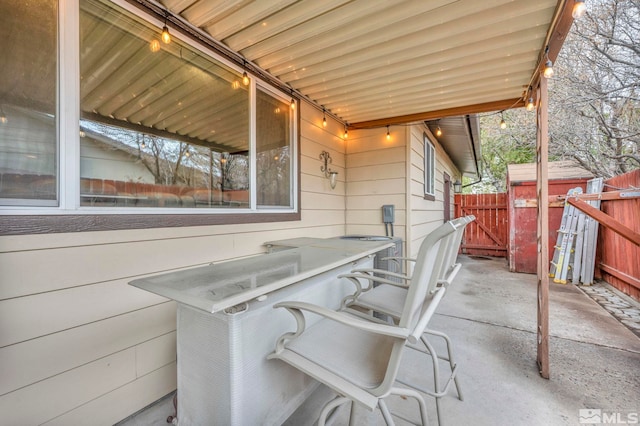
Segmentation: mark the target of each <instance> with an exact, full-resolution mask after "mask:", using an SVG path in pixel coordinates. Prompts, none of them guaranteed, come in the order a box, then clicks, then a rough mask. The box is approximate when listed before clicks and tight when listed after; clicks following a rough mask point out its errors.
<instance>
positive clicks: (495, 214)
mask: <svg viewBox="0 0 640 426" xmlns="http://www.w3.org/2000/svg"><path fill="white" fill-rule="evenodd" d="M454 199H455V214H456V217H461V216H467V215H470V214H472V215H474V216H475V217H476V220H475V221H474V222H471V223H470V224H469V225H467V228H466V229H465V231H464V238H463V240H462V246H461V248H462V253H465V254H470V255H478V256H496V257H506V256H507V238H508V237H507V236H508V231H509V220H508V209H507V194H506V193H498V194H456V195H455V198H454Z"/></svg>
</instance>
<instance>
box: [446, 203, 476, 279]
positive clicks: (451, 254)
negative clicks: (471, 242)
mask: <svg viewBox="0 0 640 426" xmlns="http://www.w3.org/2000/svg"><path fill="white" fill-rule="evenodd" d="M475 219H476V217H475V216H474V215H469V216H464V217H459V218H457V219H453V220H452V221H451V222H452V223H453V224H454V225H455V227H456V232H455V234H454V235H452V236H451V237H450V238H452V241H451V244H450V245H449V247H448V248H447V253H446V254H445V261H444V265H445V267H444V268H443V270H442V274H441V276H440V278H446V275H447V273H448V272H449V270H450V269H451V268H453V267H454V265H455V263H456V259H457V258H458V251H459V250H460V244H461V243H462V236H463V235H464V230H465V229H466V227H467V225H468V224H469V223H471V222H473V221H474V220H475Z"/></svg>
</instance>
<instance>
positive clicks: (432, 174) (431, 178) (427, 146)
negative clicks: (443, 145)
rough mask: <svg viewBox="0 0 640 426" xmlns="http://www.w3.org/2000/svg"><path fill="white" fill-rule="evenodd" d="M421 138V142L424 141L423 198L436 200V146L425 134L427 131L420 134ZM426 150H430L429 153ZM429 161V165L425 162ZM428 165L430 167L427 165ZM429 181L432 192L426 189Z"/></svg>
mask: <svg viewBox="0 0 640 426" xmlns="http://www.w3.org/2000/svg"><path fill="white" fill-rule="evenodd" d="M422 138H423V142H424V152H423V155H424V158H423V160H424V161H423V166H424V170H423V173H424V184H423V186H424V199H425V200H429V201H435V200H436V167H437V163H436V147H435V145H434V144H433V143H432V142H431V140H430V139H429V137H428V136H427V133H426V132H424V133H423V134H422ZM428 150H429V151H430V153H429V152H428ZM429 160H430V162H431V164H430V165H428V164H427V161H429ZM429 166H430V167H429ZM427 173H429V175H427ZM429 183H431V190H432V192H429V191H428V189H429V188H428V186H429Z"/></svg>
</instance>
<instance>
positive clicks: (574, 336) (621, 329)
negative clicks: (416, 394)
mask: <svg viewBox="0 0 640 426" xmlns="http://www.w3.org/2000/svg"><path fill="white" fill-rule="evenodd" d="M459 261H461V263H462V265H463V267H462V269H461V271H460V273H459V274H458V277H457V279H456V281H455V282H454V283H453V284H452V285H451V287H450V288H449V291H448V293H447V295H446V296H445V298H444V300H443V301H442V303H441V305H440V308H439V309H438V311H437V313H436V315H435V317H434V319H433V322H432V328H434V329H436V330H441V331H444V332H446V333H447V334H448V335H449V336H450V337H451V339H452V340H453V343H454V346H455V347H456V349H457V353H456V355H457V357H456V358H457V362H458V364H459V365H460V367H459V368H460V373H459V377H460V382H461V386H462V392H463V395H464V401H459V400H458V399H457V398H456V395H455V390H454V389H451V390H450V392H449V395H448V396H447V397H445V398H443V399H442V407H443V419H442V420H443V424H446V425H461V424H469V423H470V422H472V423H473V424H475V425H514V424H547V425H576V424H579V423H580V410H587V409H590V410H601V413H603V414H604V415H607V416H612V415H613V416H616V417H615V419H616V421H615V422H613V423H622V422H628V423H633V421H634V419H636V421H637V419H638V412H639V411H640V406H638V395H640V370H639V369H638V366H639V365H640V338H638V337H637V336H636V335H634V334H633V333H632V332H631V331H630V330H629V329H628V328H627V327H625V326H624V325H622V324H621V323H620V322H619V321H617V320H616V319H615V318H614V317H613V316H611V315H610V314H609V313H608V312H606V311H605V310H604V309H603V308H602V307H601V306H599V305H598V304H597V303H596V302H594V301H593V300H592V299H591V298H589V297H588V296H587V295H586V294H585V293H584V292H583V291H581V290H580V289H579V288H578V287H576V286H573V285H561V284H552V285H551V292H550V325H551V330H552V332H551V336H550V353H551V369H552V372H553V374H552V376H551V378H550V380H541V379H540V377H539V374H538V369H537V366H536V363H535V361H534V360H533V359H532V357H531V355H530V354H531V353H532V352H534V351H535V346H536V323H535V312H536V306H535V294H536V281H535V276H534V275H530V274H516V273H511V272H509V269H508V265H507V262H506V259H502V258H488V257H469V256H465V255H461V256H460V257H459ZM408 361H410V362H407V364H406V365H405V366H404V367H403V370H402V372H401V373H400V377H407V378H408V377H413V378H416V377H422V380H421V381H423V382H424V384H425V385H428V384H429V383H431V382H430V380H431V376H430V370H429V367H428V364H427V363H425V362H424V361H425V360H424V358H420V357H419V356H415V357H412V358H410V359H409V360H408ZM314 396H315V398H316V400H317V402H318V405H317V409H318V410H319V409H320V408H321V405H322V404H323V403H324V402H325V401H326V400H327V399H328V398H329V396H330V391H329V390H328V389H327V388H321V389H320V390H318V391H317V392H316V394H315V395H314ZM433 401H434V400H433V398H429V397H427V403H428V404H429V416H430V418H429V420H430V421H431V423H432V424H437V423H436V419H435V404H434V402H433ZM389 406H390V408H391V410H392V411H393V412H397V413H400V414H401V415H402V416H404V417H408V418H409V419H412V420H413V421H415V422H419V418H418V415H417V409H416V406H415V403H414V402H413V401H404V400H402V399H400V398H393V397H392V398H390V399H389ZM583 413H584V411H583ZM173 414H174V410H173V405H172V403H171V396H169V397H168V398H165V399H163V400H162V401H161V402H159V403H158V404H156V405H153V406H151V407H149V408H147V409H146V410H143V411H142V412H140V413H137V414H136V415H134V416H132V417H131V418H129V419H126V420H125V421H123V422H122V423H119V425H120V426H143V425H149V424H162V423H163V422H164V421H165V419H166V418H167V416H170V415H173ZM627 416H629V417H627ZM315 417H316V416H314V415H309V412H308V411H305V412H304V413H294V415H293V416H292V417H291V418H290V419H289V421H288V422H287V423H286V424H287V425H290V426H300V425H312V424H313V423H314V421H315ZM395 420H397V424H398V425H405V424H409V423H407V422H404V421H403V420H401V419H398V418H396V419H395ZM620 420H621V421H620ZM347 422H348V410H347V409H343V410H342V411H340V412H338V413H336V416H335V417H334V423H333V424H335V425H340V424H346V423H347ZM361 424H362V425H363V426H364V425H373V424H375V425H378V424H380V425H382V424H384V422H383V420H382V417H381V415H380V413H379V412H375V413H374V414H372V415H371V416H370V417H369V418H368V419H367V420H366V421H364V420H363V421H362V423H361Z"/></svg>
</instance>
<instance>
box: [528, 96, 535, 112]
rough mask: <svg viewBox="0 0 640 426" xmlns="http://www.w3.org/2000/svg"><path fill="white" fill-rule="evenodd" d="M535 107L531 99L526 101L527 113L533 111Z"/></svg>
mask: <svg viewBox="0 0 640 426" xmlns="http://www.w3.org/2000/svg"><path fill="white" fill-rule="evenodd" d="M535 107H536V105H535V104H534V103H533V98H529V100H528V101H527V111H533V109H534V108H535Z"/></svg>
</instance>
